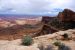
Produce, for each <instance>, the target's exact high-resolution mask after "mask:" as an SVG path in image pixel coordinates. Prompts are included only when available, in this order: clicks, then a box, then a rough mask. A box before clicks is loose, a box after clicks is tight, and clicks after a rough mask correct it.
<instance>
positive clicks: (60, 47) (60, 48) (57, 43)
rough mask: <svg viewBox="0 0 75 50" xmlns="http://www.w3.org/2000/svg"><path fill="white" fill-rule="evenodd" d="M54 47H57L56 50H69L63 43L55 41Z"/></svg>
mask: <svg viewBox="0 0 75 50" xmlns="http://www.w3.org/2000/svg"><path fill="white" fill-rule="evenodd" d="M53 44H54V45H55V46H58V50H71V49H70V47H68V46H66V45H65V44H64V43H61V42H59V41H56V42H54V43H53Z"/></svg>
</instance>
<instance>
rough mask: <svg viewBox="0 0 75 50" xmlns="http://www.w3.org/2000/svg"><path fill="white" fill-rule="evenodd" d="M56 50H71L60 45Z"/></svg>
mask: <svg viewBox="0 0 75 50" xmlns="http://www.w3.org/2000/svg"><path fill="white" fill-rule="evenodd" d="M58 50H71V49H70V47H68V46H66V45H65V44H61V45H60V46H58Z"/></svg>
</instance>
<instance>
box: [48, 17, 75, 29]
mask: <svg viewBox="0 0 75 50" xmlns="http://www.w3.org/2000/svg"><path fill="white" fill-rule="evenodd" d="M49 24H50V25H51V26H53V27H55V28H57V29H61V30H67V29H73V28H75V22H61V21H60V20H59V19H58V18H55V19H53V20H52V21H51V22H50V23H49Z"/></svg>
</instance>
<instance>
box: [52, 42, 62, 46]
mask: <svg viewBox="0 0 75 50" xmlns="http://www.w3.org/2000/svg"><path fill="white" fill-rule="evenodd" d="M53 44H54V45H55V46H60V45H61V44H62V43H61V42H60V41H55V42H54V43H53Z"/></svg>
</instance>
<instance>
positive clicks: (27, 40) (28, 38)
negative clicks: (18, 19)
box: [22, 36, 33, 46]
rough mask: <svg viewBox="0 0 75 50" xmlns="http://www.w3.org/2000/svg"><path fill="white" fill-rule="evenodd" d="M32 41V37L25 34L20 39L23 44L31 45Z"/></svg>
mask: <svg viewBox="0 0 75 50" xmlns="http://www.w3.org/2000/svg"><path fill="white" fill-rule="evenodd" d="M32 42H33V39H32V37H30V36H25V37H24V38H23V39H22V44H23V45H25V46H29V45H31V44H32Z"/></svg>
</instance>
